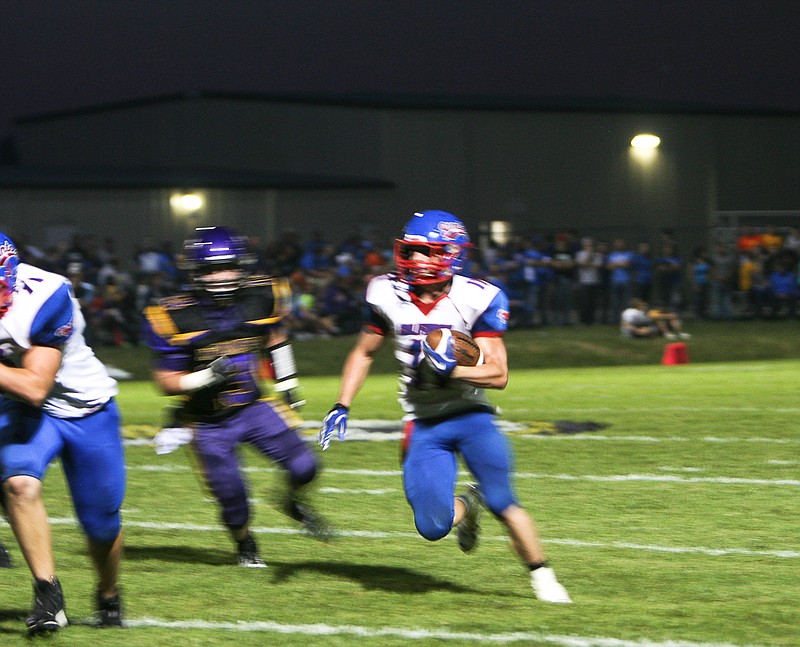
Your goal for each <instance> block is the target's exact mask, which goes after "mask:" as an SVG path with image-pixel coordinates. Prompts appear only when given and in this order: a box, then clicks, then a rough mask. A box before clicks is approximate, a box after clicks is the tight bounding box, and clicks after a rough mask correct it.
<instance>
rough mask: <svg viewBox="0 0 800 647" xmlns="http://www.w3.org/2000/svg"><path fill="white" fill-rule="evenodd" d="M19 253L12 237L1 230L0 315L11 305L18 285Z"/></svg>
mask: <svg viewBox="0 0 800 647" xmlns="http://www.w3.org/2000/svg"><path fill="white" fill-rule="evenodd" d="M18 265H19V254H18V253H17V247H16V245H14V243H13V242H12V241H11V239H10V238H9V237H8V236H6V235H5V234H4V233H2V232H0V317H3V316H4V315H5V314H6V312H8V309H9V308H10V307H11V301H12V300H13V298H14V288H15V287H16V285H17V266H18Z"/></svg>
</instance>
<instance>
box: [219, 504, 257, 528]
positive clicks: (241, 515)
mask: <svg viewBox="0 0 800 647" xmlns="http://www.w3.org/2000/svg"><path fill="white" fill-rule="evenodd" d="M220 505H221V506H222V512H221V517H222V523H224V524H225V526H226V527H227V528H230V529H236V528H242V527H243V526H246V525H247V523H248V521H250V507H249V505H248V503H247V498H237V499H236V500H230V501H220Z"/></svg>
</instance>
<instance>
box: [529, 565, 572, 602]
mask: <svg viewBox="0 0 800 647" xmlns="http://www.w3.org/2000/svg"><path fill="white" fill-rule="evenodd" d="M531 586H532V587H533V592H534V593H535V594H536V597H537V598H538V599H539V600H541V601H542V602H552V603H554V604H571V603H572V598H570V597H569V593H567V589H565V588H564V587H563V585H562V584H561V583H560V582H559V581H558V580H557V579H556V574H555V572H554V571H553V569H552V568H550V567H548V566H542V567H541V568H537V569H536V570H535V571H532V572H531Z"/></svg>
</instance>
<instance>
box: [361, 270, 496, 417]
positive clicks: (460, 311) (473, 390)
mask: <svg viewBox="0 0 800 647" xmlns="http://www.w3.org/2000/svg"><path fill="white" fill-rule="evenodd" d="M367 303H369V305H370V306H371V308H372V310H373V313H374V314H373V322H372V326H371V327H372V328H373V329H374V330H375V331H376V332H379V333H381V334H387V333H389V332H391V333H392V334H393V335H394V339H395V357H396V358H397V361H398V362H399V363H400V367H401V374H400V394H399V395H400V398H399V399H400V404H401V406H402V407H403V411H405V412H406V414H408V415H409V416H410V417H413V418H438V417H447V416H451V415H455V414H457V413H460V412H465V411H472V410H476V409H481V408H485V409H487V410H493V407H492V406H491V404H490V403H489V401H488V399H487V397H486V395H485V393H484V390H483V389H480V388H477V387H475V386H472V385H470V384H467V383H466V382H464V381H462V380H450V379H442V378H440V377H439V376H438V375H436V373H434V371H433V369H432V368H431V367H430V366H429V365H428V363H427V362H426V361H425V360H424V356H423V353H422V342H423V340H424V339H425V336H426V335H427V334H428V333H429V332H431V331H432V330H436V329H438V328H450V329H451V330H458V331H460V332H463V333H466V334H468V335H472V336H476V337H479V336H482V335H483V336H500V335H502V334H503V333H504V332H505V330H506V327H507V325H508V298H507V297H506V296H505V294H504V293H503V292H502V291H501V290H500V289H499V288H497V287H496V286H494V285H491V284H490V283H487V282H486V281H481V280H479V279H471V278H467V277H464V276H458V275H456V276H454V277H453V282H452V284H451V286H450V290H449V292H448V293H447V294H446V295H444V296H443V297H441V298H440V299H439V300H438V301H436V302H435V303H433V304H423V303H420V302H419V301H418V300H416V299H415V298H414V296H413V295H412V294H411V293H410V291H409V286H408V285H407V284H406V283H403V282H402V281H399V280H398V279H397V277H396V275H394V274H384V275H381V276H377V277H375V278H373V279H372V280H371V281H370V283H369V285H368V286H367Z"/></svg>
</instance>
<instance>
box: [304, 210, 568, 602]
mask: <svg viewBox="0 0 800 647" xmlns="http://www.w3.org/2000/svg"><path fill="white" fill-rule="evenodd" d="M469 247H470V242H469V236H468V234H467V231H466V228H465V227H464V224H463V223H462V222H461V221H460V220H459V219H458V218H457V217H455V216H454V215H453V214H451V213H448V212H446V211H422V212H419V213H415V214H414V215H413V216H412V217H411V219H410V220H409V222H408V224H407V225H406V227H405V229H404V231H403V237H402V238H400V239H398V240H397V241H395V262H396V265H397V272H396V273H390V274H384V275H382V276H378V277H375V278H373V279H372V280H371V281H370V283H369V285H368V287H367V303H368V304H369V305H370V307H371V310H372V316H371V319H370V321H369V322H368V323H367V325H365V327H364V329H363V330H362V332H361V333H360V335H359V337H358V340H357V342H356V344H355V346H354V347H353V349H352V350H351V351H350V353H349V355H348V356H347V359H346V360H345V363H344V367H343V369H342V379H341V384H340V388H339V397H338V400H337V402H336V404H335V405H334V406H333V408H331V410H330V412H329V413H328V415H327V416H326V417H325V420H324V421H323V424H322V429H321V430H320V445H321V447H322V448H323V449H327V447H328V446H329V444H330V441H331V438H332V436H333V434H334V432H336V433H337V435H338V437H339V438H340V439H343V438H344V436H345V433H346V430H347V418H348V414H349V410H350V406H351V404H352V402H353V399H354V398H355V396H356V394H357V393H358V391H359V389H360V388H361V386H362V384H363V383H364V380H365V379H366V377H367V374H368V373H369V369H370V366H371V364H372V360H373V356H374V354H375V353H376V352H377V350H378V349H379V348H380V346H381V345H382V343H383V341H384V340H385V339H386V337H387V336H389V335H391V336H393V337H394V343H395V356H396V357H397V359H398V361H399V363H400V366H401V376H400V384H401V394H400V402H401V405H402V407H403V410H404V411H405V413H406V416H405V421H406V422H405V425H404V432H405V433H404V458H403V486H404V489H405V493H406V498H407V500H408V502H409V503H410V504H411V508H412V510H413V512H414V523H415V525H416V527H417V531H418V532H419V533H420V534H421V535H422V536H423V537H425V538H426V539H429V540H431V541H435V540H437V539H441V538H442V537H445V536H446V535H447V534H448V533H449V532H450V530H451V529H452V528H453V527H454V526H455V527H456V529H457V536H458V544H459V547H460V548H461V550H463V551H464V552H469V551H471V550H472V549H474V548H475V545H476V544H477V539H478V531H479V528H480V524H479V512H480V507H481V504H482V505H485V506H486V507H487V508H488V509H489V510H490V511H491V512H492V513H493V514H494V515H495V516H496V517H497V519H499V520H500V521H501V522H502V523H503V524H504V525H505V526H506V527H507V528H508V532H509V534H510V536H511V541H512V545H513V547H514V550H515V551H516V553H517V555H518V556H519V558H520V559H521V560H522V561H523V563H524V564H525V565H526V566H527V567H528V568H529V569H530V572H531V584H532V587H533V590H534V592H535V594H536V597H537V598H538V599H540V600H543V601H545V602H556V603H569V602H571V601H572V600H571V599H570V597H569V594H568V593H567V591H566V589H565V588H564V587H563V586H562V585H561V583H560V582H559V581H558V580H557V578H556V576H555V573H554V572H553V570H552V568H551V567H550V566H549V565H548V562H547V560H546V558H545V556H544V552H543V550H542V547H541V544H540V541H539V538H538V535H537V532H536V527H535V525H534V522H533V520H532V519H531V517H530V516H529V515H528V513H527V512H526V511H525V510H524V509H523V508H522V507H521V506H520V505H519V503H518V501H517V498H516V495H515V493H514V491H513V488H512V484H511V473H512V455H511V448H510V446H509V443H508V442H507V440H506V438H505V437H504V436H503V435H502V433H501V432H500V431H499V430H498V428H497V426H496V425H495V422H494V412H495V410H494V408H493V407H492V405H491V404H490V403H489V400H488V399H487V398H486V395H485V393H484V389H503V388H505V386H506V383H507V382H508V362H507V355H506V347H505V344H504V343H503V339H502V336H503V334H504V332H505V330H506V327H507V324H508V298H507V297H506V295H505V294H504V293H503V292H502V291H501V290H500V289H499V288H497V287H495V286H493V285H491V284H489V283H487V282H485V281H481V280H478V279H473V278H468V277H466V276H462V275H461V274H459V273H458V272H459V271H460V270H461V269H462V266H463V263H464V260H465V257H466V254H467V253H468V249H469ZM436 329H442V330H443V331H450V330H457V331H460V332H463V333H468V334H470V335H472V336H473V337H474V338H475V341H476V342H477V344H478V345H479V347H480V349H481V351H482V353H483V361H482V362H481V363H480V364H479V365H477V366H459V365H457V363H456V360H455V357H454V355H453V352H452V343H450V344H449V345H448V344H447V342H446V343H445V344H444V347H445V350H443V351H440V350H439V349H440V347H442V344H441V343H440V344H439V345H437V347H436V348H435V349H434V348H432V347H431V346H430V345H429V344H428V343H427V342H426V341H425V338H426V336H427V334H428V333H429V332H431V331H432V330H436ZM444 337H445V339H446V338H448V337H449V338H450V339H452V335H447V334H445V335H444ZM459 455H460V456H461V458H462V459H463V461H464V463H465V464H466V466H467V468H468V469H469V470H470V472H471V473H472V474H473V476H474V477H475V479H476V481H477V485H468V486H467V488H466V491H465V492H464V493H463V494H460V495H459V496H454V489H455V486H456V481H457V479H458V458H457V457H458V456H459Z"/></svg>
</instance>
